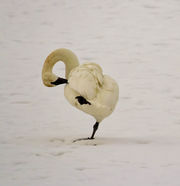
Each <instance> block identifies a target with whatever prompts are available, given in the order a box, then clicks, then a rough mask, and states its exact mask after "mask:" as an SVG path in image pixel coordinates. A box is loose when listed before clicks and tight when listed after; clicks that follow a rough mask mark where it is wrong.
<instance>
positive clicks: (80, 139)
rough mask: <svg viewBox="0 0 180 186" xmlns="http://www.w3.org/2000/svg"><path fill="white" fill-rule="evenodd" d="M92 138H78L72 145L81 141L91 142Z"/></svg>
mask: <svg viewBox="0 0 180 186" xmlns="http://www.w3.org/2000/svg"><path fill="white" fill-rule="evenodd" d="M93 139H94V138H89V137H88V138H79V139H75V140H73V143H75V142H77V141H82V140H93Z"/></svg>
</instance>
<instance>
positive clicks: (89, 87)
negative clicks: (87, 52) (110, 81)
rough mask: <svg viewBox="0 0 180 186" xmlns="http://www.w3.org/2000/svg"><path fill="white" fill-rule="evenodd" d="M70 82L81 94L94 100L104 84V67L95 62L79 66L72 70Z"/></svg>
mask: <svg viewBox="0 0 180 186" xmlns="http://www.w3.org/2000/svg"><path fill="white" fill-rule="evenodd" d="M68 83H69V86H70V87H71V88H72V89H73V90H75V91H76V92H78V93H79V94H80V95H81V96H83V97H84V98H86V99H87V100H92V99H93V98H95V97H96V95H97V92H98V90H99V88H100V87H101V86H102V84H103V74H102V69H101V68H100V67H99V65H97V64H94V63H89V64H83V65H81V66H78V67H76V68H75V69H73V70H72V71H71V73H70V75H69V79H68Z"/></svg>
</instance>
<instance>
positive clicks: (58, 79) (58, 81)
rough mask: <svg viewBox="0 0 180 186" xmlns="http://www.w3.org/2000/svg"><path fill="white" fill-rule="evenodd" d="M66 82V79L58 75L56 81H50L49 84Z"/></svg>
mask: <svg viewBox="0 0 180 186" xmlns="http://www.w3.org/2000/svg"><path fill="white" fill-rule="evenodd" d="M67 83H68V80H67V79H64V78H60V77H58V78H57V80H56V81H54V82H51V84H53V85H60V84H67Z"/></svg>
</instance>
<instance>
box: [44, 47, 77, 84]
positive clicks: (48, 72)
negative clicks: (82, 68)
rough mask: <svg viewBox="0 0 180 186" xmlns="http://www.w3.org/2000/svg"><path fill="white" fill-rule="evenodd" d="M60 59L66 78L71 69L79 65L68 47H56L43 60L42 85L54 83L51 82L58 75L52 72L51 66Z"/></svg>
mask: <svg viewBox="0 0 180 186" xmlns="http://www.w3.org/2000/svg"><path fill="white" fill-rule="evenodd" d="M58 61H62V62H63V63H64V64H65V68H66V75H65V76H66V79H68V76H69V73H70V72H71V70H72V69H73V68H75V67H77V66H78V65H79V62H78V58H77V57H76V55H75V54H74V53H73V52H72V51H70V50H68V49H64V48H62V49H57V50H55V51H53V52H52V53H51V54H50V55H49V56H48V57H47V58H46V60H45V62H44V66H43V70H42V80H43V83H44V85H46V86H48V87H52V86H54V85H52V84H51V82H54V81H56V80H57V78H58V76H56V75H55V74H53V66H54V65H55V64H56V63H57V62H58Z"/></svg>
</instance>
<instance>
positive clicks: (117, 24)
mask: <svg viewBox="0 0 180 186" xmlns="http://www.w3.org/2000/svg"><path fill="white" fill-rule="evenodd" d="M0 10H1V11H0V23H1V24H0V30H1V34H0V51H1V62H0V103H1V104H0V186H32V185H33V186H60V185H62V186H69V185H77V186H81V185H82V186H90V185H98V186H101V185H103V186H109V185H112V186H117V185H120V186H144V185H146V186H152V185H153V186H154V185H158V186H179V185H180V177H179V173H180V158H179V157H180V115H179V109H180V88H179V85H180V73H179V72H180V71H179V69H180V68H179V67H180V55H179V51H180V24H179V20H180V2H179V1H177V0H158V1H157V0H156V1H155V0H150V1H145V0H136V1H135V0H125V1H119V0H112V1H107V0H99V1H95V0H91V1H90V0H86V1H83V0H78V1H72V0H59V1H57V0H52V1H48V0H46V1H45V0H36V1H35V0H31V1H25V0H19V1H14V0H6V1H1V6H0ZM62 47H63V48H69V49H71V50H72V51H74V52H75V53H76V55H77V56H78V57H79V59H80V63H84V62H88V61H89V62H96V63H98V64H99V65H101V67H102V68H103V71H104V73H105V74H108V75H110V76H112V77H113V78H114V79H116V81H117V82H118V84H119V89H120V94H119V96H120V99H119V103H118V105H117V108H116V110H115V111H114V113H113V114H112V115H111V116H110V117H108V118H107V119H105V120H104V121H103V122H102V123H101V124H100V128H99V129H98V132H97V134H96V139H95V140H92V141H79V142H76V143H73V140H74V139H77V138H81V137H88V136H90V134H91V132H92V126H93V124H94V123H95V121H94V119H93V118H92V117H90V116H88V115H86V114H84V113H83V112H81V111H79V110H76V109H75V108H73V107H72V106H71V105H69V104H68V102H67V101H66V100H65V98H64V89H63V86H58V87H56V88H47V87H45V86H44V85H43V84H42V81H41V70H42V65H43V62H44V60H45V58H46V57H47V55H48V54H49V53H50V52H51V51H52V50H54V49H57V48H62ZM55 72H56V73H57V74H59V75H61V76H64V66H63V64H62V63H59V64H57V65H56V67H55Z"/></svg>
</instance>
